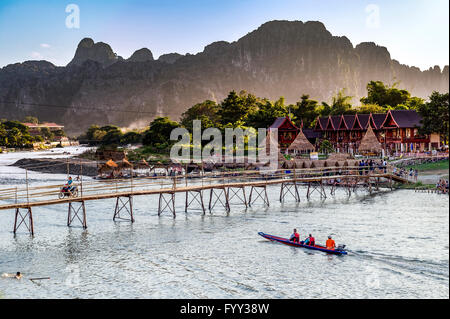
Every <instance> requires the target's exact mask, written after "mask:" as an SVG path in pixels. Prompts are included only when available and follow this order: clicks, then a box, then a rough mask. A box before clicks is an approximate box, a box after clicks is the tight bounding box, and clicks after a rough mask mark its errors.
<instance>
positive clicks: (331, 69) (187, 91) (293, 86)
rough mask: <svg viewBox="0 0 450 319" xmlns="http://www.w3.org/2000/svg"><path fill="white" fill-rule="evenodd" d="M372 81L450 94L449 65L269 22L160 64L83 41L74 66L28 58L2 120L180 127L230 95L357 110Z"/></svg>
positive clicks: (9, 81)
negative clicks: (413, 61)
mask: <svg viewBox="0 0 450 319" xmlns="http://www.w3.org/2000/svg"><path fill="white" fill-rule="evenodd" d="M371 80H380V81H383V82H385V83H389V84H392V83H394V82H400V87H402V88H405V89H407V90H409V91H410V92H411V93H412V94H414V95H417V96H420V97H424V98H426V97H427V96H429V95H430V94H431V92H432V91H433V90H437V91H440V92H448V80H449V78H448V66H446V67H445V68H444V70H442V71H441V70H440V68H439V67H434V68H430V69H429V70H427V71H424V72H422V71H420V70H419V69H418V68H416V67H409V66H406V65H402V64H400V63H399V62H397V61H395V60H392V59H391V57H390V54H389V52H388V50H387V49H386V48H384V47H380V46H377V45H376V44H374V43H361V44H358V45H357V46H356V47H353V45H352V43H351V42H350V41H349V40H348V39H347V38H346V37H335V36H333V35H332V34H331V33H330V32H328V31H327V30H326V28H325V26H324V25H323V24H322V23H320V22H306V23H303V22H301V21H295V22H288V21H272V22H268V23H265V24H263V25H262V26H261V27H260V28H258V29H257V30H255V31H253V32H251V33H249V34H247V35H246V36H244V37H242V38H241V39H239V40H238V41H236V42H233V43H228V42H224V41H220V42H215V43H212V44H210V45H208V46H207V47H205V49H204V51H203V52H201V53H198V54H196V55H190V54H187V55H185V56H183V55H180V54H176V53H175V54H167V55H163V56H161V57H160V58H159V59H158V60H154V59H153V55H152V54H151V51H150V50H148V49H141V50H138V51H136V52H135V53H134V54H133V55H132V56H131V57H130V58H129V59H128V60H124V59H121V58H120V57H117V56H116V55H115V54H114V52H113V51H112V49H111V48H110V47H109V46H108V45H107V44H104V43H101V42H99V43H94V41H93V40H91V39H84V40H82V41H81V42H80V44H79V46H78V48H77V51H76V53H75V57H74V59H73V60H72V61H71V62H70V63H69V64H68V66H67V67H55V66H54V65H52V64H51V63H49V62H45V61H29V62H25V63H22V64H14V65H9V66H7V67H5V68H3V69H1V70H0V117H8V118H18V119H20V118H21V117H23V116H25V115H29V114H31V115H37V116H39V117H40V118H42V119H45V120H51V121H58V122H62V123H64V125H66V127H67V129H68V131H70V132H72V133H79V132H81V131H83V130H85V129H86V127H88V126H89V125H90V124H93V123H97V124H107V123H111V124H118V125H123V126H127V125H130V124H131V123H135V122H136V121H142V123H148V121H149V120H151V119H152V118H154V117H155V116H159V115H166V116H170V117H172V118H173V119H175V120H178V118H179V116H180V114H181V113H183V112H184V111H185V110H186V109H187V108H188V107H190V106H192V105H194V104H195V103H198V102H200V101H203V100H205V99H212V100H221V99H223V98H224V97H225V96H226V95H227V93H228V92H229V91H231V90H236V91H240V90H247V91H249V92H252V93H253V94H255V95H257V96H261V97H267V98H271V99H277V98H279V97H280V96H284V97H285V98H286V101H287V102H295V101H297V100H298V99H299V98H300V96H301V95H302V94H309V95H310V96H311V97H312V98H314V99H317V100H319V101H329V100H330V99H331V97H332V96H333V95H334V94H335V93H336V92H337V90H339V89H341V88H347V92H348V93H349V94H350V95H353V96H355V100H354V102H355V103H356V102H358V100H359V98H360V97H362V96H364V95H366V85H367V83H368V82H369V81H371Z"/></svg>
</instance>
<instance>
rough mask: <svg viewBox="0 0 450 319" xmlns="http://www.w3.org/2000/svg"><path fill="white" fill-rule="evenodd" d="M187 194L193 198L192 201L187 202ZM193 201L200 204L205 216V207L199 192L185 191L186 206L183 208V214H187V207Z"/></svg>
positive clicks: (201, 194)
mask: <svg viewBox="0 0 450 319" xmlns="http://www.w3.org/2000/svg"><path fill="white" fill-rule="evenodd" d="M189 193H191V195H192V196H193V197H192V199H191V200H190V201H189ZM194 200H195V201H197V203H199V204H200V206H201V208H202V211H203V215H204V214H205V205H204V204H203V192H202V191H201V190H198V191H186V205H185V208H184V211H185V213H187V211H188V208H189V206H191V204H192V203H193V202H194Z"/></svg>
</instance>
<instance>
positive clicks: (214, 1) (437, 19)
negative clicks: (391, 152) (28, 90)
mask: <svg viewBox="0 0 450 319" xmlns="http://www.w3.org/2000/svg"><path fill="white" fill-rule="evenodd" d="M72 3H73V4H76V5H77V6H78V8H79V9H80V28H78V29H77V28H67V27H66V17H67V16H68V15H69V14H70V13H66V11H65V9H66V6H67V5H69V4H72ZM448 12H449V2H448V0H395V1H392V0H391V1H385V0H379V1H376V0H371V1H365V0H358V1H357V0H333V1H331V0H240V1H238V0H226V1H225V0H222V1H218V0H184V1H180V0H179V1H175V0H148V1H144V0H128V1H122V0H97V1H93V0H90V1H87V0H69V1H64V0H14V1H10V0H1V1H0V67H3V66H5V65H7V64H10V63H16V62H23V61H26V60H41V59H45V60H48V61H50V62H52V63H54V64H56V65H66V64H67V63H68V62H69V61H70V60H71V59H72V58H73V55H74V53H75V50H76V47H77V45H78V42H79V41H80V40H81V39H82V38H84V37H91V38H93V39H94V41H95V42H98V41H102V42H106V43H108V44H110V45H111V47H112V49H113V50H114V52H116V53H117V54H118V55H121V56H123V57H124V58H128V57H129V56H130V55H131V54H132V53H133V52H134V51H135V50H137V49H140V48H143V47H147V48H149V49H150V50H151V51H152V52H153V55H154V57H155V58H157V57H158V56H159V55H161V54H164V53H171V52H178V53H182V54H185V53H191V54H195V53H197V52H200V51H202V50H203V48H204V47H205V46H206V45H208V44H209V43H211V42H214V41H219V40H225V41H230V42H231V41H236V40H238V39H239V38H240V37H242V36H244V35H245V34H247V33H248V32H251V31H253V30H254V29H256V28H258V27H259V26H260V25H261V24H263V23H264V22H267V21H269V20H301V21H308V20H319V21H321V22H323V23H324V24H325V26H326V27H327V29H328V30H329V31H330V32H331V33H332V34H333V35H339V36H342V35H345V36H347V37H348V38H349V39H350V41H351V42H352V43H353V45H354V46H355V45H356V44H358V43H360V42H366V41H373V42H375V43H377V44H379V45H382V46H386V47H387V48H388V50H389V52H390V53H391V56H392V58H394V59H396V60H398V61H400V63H404V64H408V65H415V66H418V67H420V68H421V69H427V68H429V67H430V66H434V65H439V66H441V68H442V67H443V66H444V65H446V64H448V63H449V51H448V48H449V40H448V38H449V13H448Z"/></svg>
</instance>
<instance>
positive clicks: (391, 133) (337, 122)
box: [314, 110, 441, 153]
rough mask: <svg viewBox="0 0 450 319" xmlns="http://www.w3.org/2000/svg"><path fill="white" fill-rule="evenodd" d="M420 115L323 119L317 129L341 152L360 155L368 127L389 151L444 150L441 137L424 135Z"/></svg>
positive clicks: (408, 112) (403, 112)
mask: <svg viewBox="0 0 450 319" xmlns="http://www.w3.org/2000/svg"><path fill="white" fill-rule="evenodd" d="M420 121H421V117H420V115H419V114H418V113H417V112H416V111H413V110H389V111H388V112H387V113H384V114H356V115H336V116H328V117H320V118H318V119H317V122H316V126H315V128H314V130H315V131H316V132H317V133H319V134H320V135H321V136H320V138H319V140H325V139H326V140H328V141H330V142H331V143H332V144H333V147H334V148H335V149H336V150H337V151H338V152H348V153H357V152H358V151H359V146H360V143H361V140H362V139H363V137H364V136H365V135H366V132H367V130H368V128H369V127H370V128H371V129H372V130H373V133H374V134H375V136H376V137H377V139H378V141H379V143H381V145H382V147H383V149H384V150H385V151H386V152H389V153H391V152H417V151H420V152H423V151H430V150H432V149H438V148H440V147H441V145H440V140H439V136H438V135H437V134H431V135H426V136H425V135H420V134H419V127H420V126H421V123H420Z"/></svg>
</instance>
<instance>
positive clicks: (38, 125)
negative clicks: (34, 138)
mask: <svg viewBox="0 0 450 319" xmlns="http://www.w3.org/2000/svg"><path fill="white" fill-rule="evenodd" d="M22 124H23V125H25V126H28V127H64V125H59V124H56V123H41V124H34V123H22Z"/></svg>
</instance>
